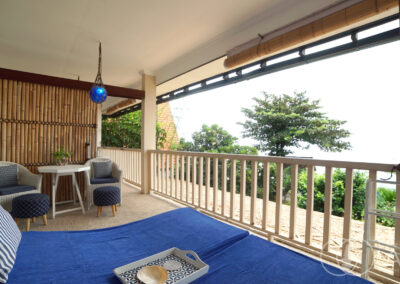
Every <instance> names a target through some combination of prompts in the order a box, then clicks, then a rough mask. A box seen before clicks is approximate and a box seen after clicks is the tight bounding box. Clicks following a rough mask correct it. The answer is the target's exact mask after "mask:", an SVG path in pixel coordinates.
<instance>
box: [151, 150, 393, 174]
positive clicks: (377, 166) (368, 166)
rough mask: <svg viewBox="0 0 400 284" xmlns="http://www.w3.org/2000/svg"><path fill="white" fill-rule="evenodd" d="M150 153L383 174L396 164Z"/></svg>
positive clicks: (210, 154) (180, 152) (174, 152)
mask: <svg viewBox="0 0 400 284" xmlns="http://www.w3.org/2000/svg"><path fill="white" fill-rule="evenodd" d="M149 152H150V153H165V154H178V155H184V156H187V155H190V156H196V157H210V158H214V157H215V158H220V159H222V158H224V159H228V160H231V159H235V160H246V161H258V162H273V163H283V164H285V165H301V166H310V165H312V166H320V167H332V168H352V169H358V170H377V171H382V172H390V171H391V170H392V169H393V166H395V164H383V163H366V162H351V161H337V160H319V159H310V158H289V157H276V156H256V155H239V154H221V153H218V154H215V153H200V152H184V151H167V150H150V151H149Z"/></svg>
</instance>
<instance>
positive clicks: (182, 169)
mask: <svg viewBox="0 0 400 284" xmlns="http://www.w3.org/2000/svg"><path fill="white" fill-rule="evenodd" d="M180 178H181V188H180V190H181V195H180V196H179V199H180V200H182V201H183V200H184V199H183V192H184V191H183V185H184V183H183V181H184V179H185V156H184V155H182V156H181V176H180Z"/></svg>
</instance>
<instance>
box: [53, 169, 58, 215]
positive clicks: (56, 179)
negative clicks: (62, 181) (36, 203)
mask: <svg viewBox="0 0 400 284" xmlns="http://www.w3.org/2000/svg"><path fill="white" fill-rule="evenodd" d="M51 179H52V196H51V198H52V208H53V210H52V211H53V212H52V214H53V219H55V218H56V195H57V186H58V175H57V174H52V175H51Z"/></svg>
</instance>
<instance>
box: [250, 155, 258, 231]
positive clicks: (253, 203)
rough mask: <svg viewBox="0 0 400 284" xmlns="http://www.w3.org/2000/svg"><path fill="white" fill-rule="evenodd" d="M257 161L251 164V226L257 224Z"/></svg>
mask: <svg viewBox="0 0 400 284" xmlns="http://www.w3.org/2000/svg"><path fill="white" fill-rule="evenodd" d="M257 163H258V162H257V161H252V162H251V193H250V194H251V195H250V198H251V200H250V225H254V224H255V215H256V198H257Z"/></svg>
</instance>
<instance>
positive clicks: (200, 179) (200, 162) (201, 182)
mask: <svg viewBox="0 0 400 284" xmlns="http://www.w3.org/2000/svg"><path fill="white" fill-rule="evenodd" d="M203 172H204V158H203V157H199V197H198V199H199V207H201V201H202V191H203Z"/></svg>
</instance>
